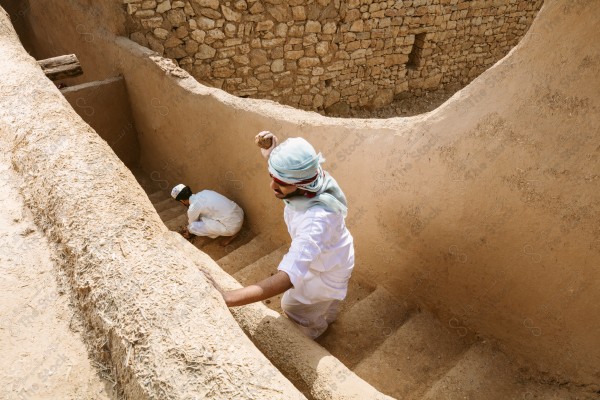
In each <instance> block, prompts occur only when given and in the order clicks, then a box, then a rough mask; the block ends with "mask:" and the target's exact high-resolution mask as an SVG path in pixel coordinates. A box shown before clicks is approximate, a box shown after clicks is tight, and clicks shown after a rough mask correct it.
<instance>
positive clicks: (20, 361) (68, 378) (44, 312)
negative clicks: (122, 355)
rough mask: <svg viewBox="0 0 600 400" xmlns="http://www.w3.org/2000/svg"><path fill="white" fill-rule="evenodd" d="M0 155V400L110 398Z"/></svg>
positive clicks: (0, 150)
mask: <svg viewBox="0 0 600 400" xmlns="http://www.w3.org/2000/svg"><path fill="white" fill-rule="evenodd" d="M0 147H1V146H0ZM0 154H1V155H0V176H2V180H1V181H0V210H1V211H0V268H1V273H0V292H1V293H2V296H0V354H2V357H0V398H2V399H6V400H12V399H65V400H66V399H78V400H79V399H86V400H87V399H114V398H115V397H114V396H113V395H112V394H111V392H112V390H111V388H112V383H110V382H107V381H104V380H102V379H101V378H100V377H99V376H98V375H97V373H96V369H95V368H94V367H93V365H92V362H91V360H90V359H88V355H87V351H86V348H85V346H84V344H83V341H82V339H81V337H80V335H79V333H77V332H74V331H76V330H77V329H78V328H77V326H78V323H77V317H76V316H74V309H73V307H72V306H71V305H70V304H69V297H68V295H67V294H66V293H65V291H64V290H63V289H61V287H60V284H59V281H60V279H57V278H58V276H57V274H58V272H57V271H58V269H57V268H56V267H55V265H54V263H53V262H52V260H51V257H52V251H51V248H50V247H49V245H48V243H47V241H46V238H45V236H44V235H43V234H42V233H41V232H40V231H38V229H37V228H36V226H35V225H34V223H33V219H32V216H31V215H30V213H29V212H28V209H27V208H26V207H24V204H23V199H22V198H21V196H20V195H19V190H18V187H19V182H18V180H17V177H16V175H15V174H14V173H13V172H14V171H12V169H11V168H10V163H9V162H8V160H7V157H6V154H7V151H6V149H3V148H0Z"/></svg>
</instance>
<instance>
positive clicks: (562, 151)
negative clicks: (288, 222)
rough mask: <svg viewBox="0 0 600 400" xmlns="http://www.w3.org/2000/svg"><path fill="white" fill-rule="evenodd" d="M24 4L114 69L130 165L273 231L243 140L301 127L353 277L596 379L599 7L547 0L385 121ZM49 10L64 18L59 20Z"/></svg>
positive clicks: (263, 179)
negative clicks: (468, 71) (185, 61)
mask: <svg viewBox="0 0 600 400" xmlns="http://www.w3.org/2000/svg"><path fill="white" fill-rule="evenodd" d="M36 4H39V6H37V5H36V7H33V8H32V13H31V14H30V16H31V18H33V19H35V21H36V29H37V31H35V33H34V36H35V37H36V40H38V41H39V42H40V43H44V41H45V40H53V41H54V42H55V43H61V44H62V45H63V46H64V50H63V52H64V53H66V52H75V53H77V55H78V56H79V57H80V59H81V60H82V62H93V63H97V64H98V68H106V65H105V64H106V63H109V64H111V65H118V66H120V72H122V73H123V75H124V78H125V82H126V85H127V90H128V93H129V95H130V100H131V105H132V112H133V115H134V119H135V120H136V121H135V122H136V127H137V128H138V131H139V134H140V136H139V141H140V146H141V152H142V165H143V166H144V168H145V169H146V171H147V172H148V173H151V174H152V177H153V178H154V179H155V180H158V181H160V182H161V184H163V185H164V187H165V188H167V187H169V186H171V185H174V184H176V183H179V182H180V181H185V182H187V183H188V184H190V185H191V186H192V187H193V188H194V189H195V190H200V189H203V188H211V189H214V190H217V191H219V192H221V193H223V194H225V195H227V196H228V197H230V198H232V199H233V200H235V201H236V202H237V203H238V204H240V205H241V206H242V207H243V208H244V210H245V211H246V215H247V217H248V220H249V223H250V225H251V226H252V228H253V229H254V230H255V231H257V232H261V231H262V232H268V233H269V234H271V235H272V236H273V238H274V240H281V241H285V240H287V232H286V229H285V225H284V223H283V221H282V205H281V203H279V202H278V201H277V200H276V199H274V198H273V197H272V196H271V194H270V191H269V189H268V184H269V178H268V175H267V170H266V168H265V165H264V160H263V159H262V158H260V156H259V155H258V153H257V150H256V148H255V147H254V145H253V144H252V137H253V136H254V135H255V134H256V133H257V132H258V131H260V130H262V129H270V130H272V131H274V132H276V133H278V134H279V135H280V136H281V137H290V136H303V137H305V138H307V139H308V140H309V141H311V142H312V143H313V144H314V145H315V147H316V148H317V149H318V150H320V151H323V153H324V155H325V157H326V158H327V162H326V163H325V164H324V166H325V167H326V168H327V169H328V170H330V171H331V172H332V174H333V175H334V176H335V177H336V179H337V180H338V181H339V182H340V184H341V186H342V188H343V189H344V190H345V192H346V194H347V195H348V198H349V204H350V214H349V217H348V219H347V223H348V225H349V227H350V230H351V232H352V233H353V235H354V237H355V239H356V250H357V264H356V272H355V279H365V280H369V281H371V282H377V283H378V284H381V285H383V286H385V287H386V288H387V289H388V290H390V291H391V292H392V293H394V294H395V295H396V296H397V297H398V298H399V299H401V300H405V301H410V302H413V301H414V302H417V303H419V304H421V305H422V306H423V307H427V308H429V309H431V310H433V311H435V312H436V314H437V315H438V317H439V318H440V319H441V321H442V322H444V323H447V324H448V325H449V326H450V327H451V328H452V329H454V330H455V331H456V333H457V335H463V334H464V335H466V334H469V333H477V334H480V335H483V336H485V337H488V338H495V339H497V340H498V341H499V342H500V343H501V344H502V345H503V347H504V348H505V349H506V350H507V351H508V352H509V353H511V354H513V355H520V356H523V357H525V358H526V359H527V360H529V361H530V362H533V363H535V364H536V365H537V366H538V367H539V368H541V369H542V370H544V371H548V373H549V374H551V375H553V376H556V377H557V379H571V380H573V381H576V382H581V383H592V382H598V380H599V379H600V378H599V377H598V371H597V368H596V366H597V365H598V364H599V363H600V350H599V348H598V346H597V337H598V334H599V332H600V320H599V319H598V318H596V316H597V315H598V311H599V309H598V308H599V305H600V290H599V289H600V283H599V282H600V277H599V275H600V272H599V270H598V267H597V266H598V264H599V261H600V236H599V235H600V232H599V231H598V226H597V221H598V220H599V217H600V215H599V214H600V198H599V196H600V191H598V176H600V172H599V171H598V165H599V164H598V159H599V158H600V148H599V144H598V130H599V128H600V113H599V112H598V109H599V107H600V99H599V97H598V90H597V88H598V87H600V77H599V76H598V74H597V73H596V71H597V70H598V68H599V67H598V66H599V65H600V48H599V46H600V41H599V40H598V35H599V33H598V30H597V26H596V18H595V15H598V13H599V12H600V6H599V5H598V4H597V3H594V2H587V1H566V0H565V1H549V2H547V4H546V5H545V6H544V7H543V8H542V10H541V11H540V14H539V15H538V18H537V19H536V21H534V24H533V25H532V27H531V29H530V31H529V32H528V34H527V35H526V36H525V38H524V39H523V41H522V42H521V43H520V44H519V45H518V46H517V48H515V49H514V50H513V51H512V52H511V53H510V54H509V55H508V56H507V57H506V58H504V59H503V60H502V61H501V62H499V63H498V64H496V65H495V66H494V67H493V68H491V69H490V70H488V71H486V72H485V73H484V74H482V75H481V76H480V77H479V78H477V79H476V80H475V81H473V83H472V84H470V85H469V86H467V87H466V88H465V89H463V90H462V91H460V92H459V93H457V94H456V95H455V96H454V97H453V98H452V99H450V100H449V101H448V102H447V103H446V104H444V105H443V106H442V107H440V108H439V109H437V110H435V111H433V112H431V113H429V114H426V115H422V116H418V117H413V118H397V119H389V120H340V119H331V118H325V117H321V116H319V115H317V114H315V113H307V112H302V111H298V110H294V109H291V108H287V107H284V106H280V105H277V104H275V103H272V102H269V101H261V100H251V99H239V98H235V97H234V96H231V95H228V94H226V93H224V92H222V91H220V90H217V89H213V88H208V87H204V86H202V85H200V84H198V83H197V82H195V81H194V80H193V79H192V78H186V77H185V73H184V72H183V71H177V70H173V69H171V68H169V67H168V66H166V63H165V62H164V61H158V63H159V64H160V65H163V66H164V67H165V69H167V70H168V71H169V72H168V73H165V71H164V70H163V69H161V68H159V67H157V65H156V62H154V61H153V60H152V59H150V58H149V55H148V53H144V49H142V48H139V47H136V46H135V45H134V44H132V43H131V42H129V41H127V40H125V39H119V40H117V42H116V43H115V41H114V38H111V37H110V36H107V37H106V38H105V37H101V36H99V35H97V36H95V41H94V42H93V44H90V43H88V42H86V41H85V40H84V38H82V37H81V36H78V35H77V34H76V31H75V28H74V27H75V26H76V25H77V23H81V24H86V25H87V26H93V25H91V22H90V21H91V20H87V19H86V18H88V17H87V16H84V15H83V14H80V13H78V12H71V11H70V9H69V8H68V7H66V6H63V5H57V6H56V7H50V6H45V3H44V2H39V3H36ZM38 7H39V8H38ZM95 7H100V6H98V5H96V6H95ZM54 13H57V14H54ZM58 15H62V16H64V15H68V16H69V17H70V18H71V20H73V21H74V24H71V25H69V26H65V27H64V30H63V31H59V30H57V29H56V26H55V25H54V24H53V23H52V21H53V20H54V19H53V18H52V17H53V16H58ZM115 18H116V17H115ZM96 25H101V24H100V23H99V22H98V21H96ZM47 38H48V39H47ZM174 74H175V75H174ZM177 75H178V76H183V78H179V77H178V76H177Z"/></svg>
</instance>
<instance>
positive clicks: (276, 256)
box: [233, 244, 289, 312]
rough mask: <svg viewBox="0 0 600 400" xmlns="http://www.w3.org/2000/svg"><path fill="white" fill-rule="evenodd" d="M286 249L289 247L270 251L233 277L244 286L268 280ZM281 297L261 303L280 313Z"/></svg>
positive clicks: (285, 246)
mask: <svg viewBox="0 0 600 400" xmlns="http://www.w3.org/2000/svg"><path fill="white" fill-rule="evenodd" d="M288 249H289V246H288V245H287V244H286V245H283V246H281V247H279V248H278V249H277V250H275V251H272V252H271V253H269V254H267V255H266V256H264V257H261V258H259V259H258V260H256V261H255V262H253V263H252V264H250V265H248V266H246V267H245V268H243V269H242V270H240V271H238V272H236V273H235V274H233V277H234V278H235V279H237V280H238V282H240V283H241V284H242V285H244V286H246V285H250V284H252V283H256V282H258V281H260V280H262V279H265V278H268V277H269V276H271V275H273V274H275V273H276V272H277V266H278V265H279V263H280V262H281V259H282V258H283V256H284V255H285V254H286V253H287V252H288ZM281 296H282V295H278V296H276V297H273V298H271V299H267V300H264V301H263V303H264V304H265V305H266V306H267V307H269V308H271V309H272V310H275V311H277V312H281Z"/></svg>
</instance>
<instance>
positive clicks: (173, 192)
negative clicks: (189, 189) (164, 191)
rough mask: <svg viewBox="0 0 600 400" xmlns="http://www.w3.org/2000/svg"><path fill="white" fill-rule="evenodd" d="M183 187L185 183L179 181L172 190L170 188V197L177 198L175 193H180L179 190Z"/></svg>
mask: <svg viewBox="0 0 600 400" xmlns="http://www.w3.org/2000/svg"><path fill="white" fill-rule="evenodd" d="M184 188H185V185H184V184H183V183H180V184H179V185H177V186H175V187H174V188H173V189H172V190H171V197H173V198H174V199H177V195H179V193H181V191H182V190H183V189H184Z"/></svg>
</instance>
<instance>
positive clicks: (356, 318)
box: [317, 279, 409, 369]
mask: <svg viewBox="0 0 600 400" xmlns="http://www.w3.org/2000/svg"><path fill="white" fill-rule="evenodd" d="M350 283H352V279H350ZM351 289H352V285H350V286H349V288H348V296H347V298H348V299H350V298H351V296H352V290H351ZM408 314H409V309H408V307H407V306H404V305H401V304H399V303H398V301H397V300H396V298H394V297H393V296H392V295H391V294H390V293H389V292H388V291H387V290H386V289H384V288H383V287H381V286H378V287H377V288H375V290H374V291H372V292H371V293H370V294H368V295H367V296H366V297H364V298H363V299H362V300H361V301H359V302H357V303H355V304H354V306H353V307H351V308H350V309H349V310H348V311H347V312H345V313H344V312H342V313H340V316H339V317H338V319H337V320H336V321H335V322H334V323H333V324H331V326H330V327H329V328H328V329H327V331H326V332H325V333H324V334H323V336H321V337H320V338H319V339H318V340H317V341H318V342H319V343H320V344H321V346H323V347H325V348H326V349H327V350H329V352H330V353H331V354H333V355H334V356H336V357H337V358H338V359H339V360H340V361H341V362H343V363H344V364H345V365H346V366H347V367H348V368H350V369H352V368H354V367H355V366H356V365H357V364H358V363H359V362H360V361H361V360H362V359H363V358H364V357H366V356H367V355H369V354H371V353H372V352H373V351H374V350H375V349H376V348H377V347H379V346H380V345H381V344H382V343H383V342H384V341H385V340H386V339H387V338H388V337H389V336H390V335H391V334H392V333H393V332H394V331H395V330H396V328H397V327H399V326H400V325H402V323H403V322H404V321H405V320H406V319H407V317H408Z"/></svg>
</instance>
